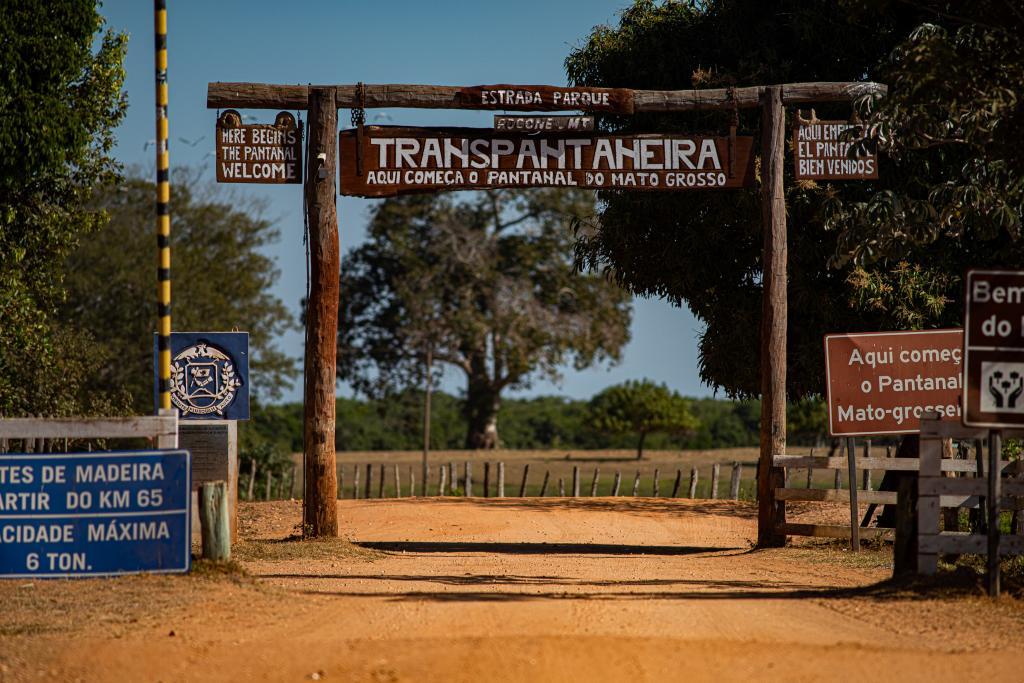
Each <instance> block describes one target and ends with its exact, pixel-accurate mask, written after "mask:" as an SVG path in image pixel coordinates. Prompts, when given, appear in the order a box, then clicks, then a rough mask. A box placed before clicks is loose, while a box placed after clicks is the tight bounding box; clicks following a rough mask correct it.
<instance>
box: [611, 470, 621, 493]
mask: <svg viewBox="0 0 1024 683" xmlns="http://www.w3.org/2000/svg"><path fill="white" fill-rule="evenodd" d="M621 484H622V472H620V471H619V470H615V480H614V481H613V482H612V497H615V496H618V495H619V486H620V485H621Z"/></svg>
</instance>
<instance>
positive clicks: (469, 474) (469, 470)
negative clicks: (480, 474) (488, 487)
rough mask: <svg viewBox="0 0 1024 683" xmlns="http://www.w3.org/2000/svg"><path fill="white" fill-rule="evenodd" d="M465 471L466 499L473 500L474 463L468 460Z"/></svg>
mask: <svg viewBox="0 0 1024 683" xmlns="http://www.w3.org/2000/svg"><path fill="white" fill-rule="evenodd" d="M463 469H464V471H465V475H466V491H465V497H466V498H471V497H472V496H473V463H471V462H470V461H469V460H467V461H466V464H465V466H464V467H463Z"/></svg>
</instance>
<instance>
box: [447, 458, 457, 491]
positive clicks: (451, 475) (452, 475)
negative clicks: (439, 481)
mask: <svg viewBox="0 0 1024 683" xmlns="http://www.w3.org/2000/svg"><path fill="white" fill-rule="evenodd" d="M458 482H459V476H458V471H457V470H456V469H455V461H449V462H448V488H449V489H450V490H451V492H452V495H453V496H454V495H455V489H457V488H458V487H459V483H458Z"/></svg>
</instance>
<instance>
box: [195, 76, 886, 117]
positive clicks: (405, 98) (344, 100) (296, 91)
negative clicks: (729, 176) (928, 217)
mask: <svg viewBox="0 0 1024 683" xmlns="http://www.w3.org/2000/svg"><path fill="white" fill-rule="evenodd" d="M518 87H522V86H518ZM769 87H774V88H779V90H780V91H781V97H782V102H783V104H785V105H802V104H814V103H818V102H850V101H852V100H854V99H856V98H858V97H861V96H863V95H869V94H880V95H884V94H885V93H886V92H887V88H886V86H884V85H881V84H879V83H871V82H838V83H789V84H786V85H785V86H751V87H746V88H736V89H735V90H733V91H730V90H729V89H726V88H714V89H711V88H709V89H706V90H634V91H632V93H633V110H634V112H645V111H703V110H708V109H730V108H732V106H733V103H734V102H735V105H736V106H737V107H739V108H741V109H752V108H755V107H758V106H760V104H761V97H762V94H763V93H764V92H765V91H766V90H767V89H768V88H769ZM314 88H328V89H331V90H333V91H334V93H335V103H336V105H337V106H338V107H356V106H359V105H360V104H362V105H363V106H365V107H367V108H393V107H408V108H415V109H491V108H493V107H491V106H484V105H482V104H480V105H478V104H476V103H473V102H468V101H463V99H462V96H461V93H462V92H463V91H464V90H465V88H462V87H458V86H442V85H408V84H397V83H391V84H382V85H365V86H364V97H363V98H362V101H360V98H359V95H358V90H357V86H356V85H355V84H345V85H333V86H332V85H273V84H269V83H228V82H213V83H209V84H208V85H207V90H206V106H207V108H208V109H226V108H228V107H238V108H240V109H305V108H306V106H307V101H308V98H309V91H310V90H311V89H314ZM501 108H503V107H501ZM565 109H566V110H577V109H579V107H566V108H565ZM537 111H540V110H537Z"/></svg>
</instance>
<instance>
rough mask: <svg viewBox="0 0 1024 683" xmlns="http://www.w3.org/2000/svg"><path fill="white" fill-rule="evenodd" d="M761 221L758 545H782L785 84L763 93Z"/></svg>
mask: <svg viewBox="0 0 1024 683" xmlns="http://www.w3.org/2000/svg"><path fill="white" fill-rule="evenodd" d="M761 145H762V147H761V224H762V229H763V231H764V255H763V262H764V273H763V274H762V277H761V287H762V294H761V299H762V314H761V456H760V470H759V473H758V479H757V501H758V510H757V545H758V547H761V548H768V547H780V546H784V545H785V544H786V537H785V535H783V534H780V533H779V532H778V531H777V529H778V527H779V525H780V524H783V523H785V521H786V505H785V502H784V501H776V500H775V489H776V488H778V487H779V486H780V485H781V483H782V472H781V471H780V470H779V468H777V467H774V466H773V463H772V461H773V459H774V456H775V454H776V453H778V454H783V453H785V452H786V328H787V316H788V303H787V291H786V284H787V282H788V276H787V263H786V261H787V247H786V239H787V238H786V197H785V187H784V186H783V176H784V171H785V168H784V167H785V159H786V112H785V109H783V106H782V86H779V85H771V86H768V87H766V88H764V90H763V91H762V95H761Z"/></svg>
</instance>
